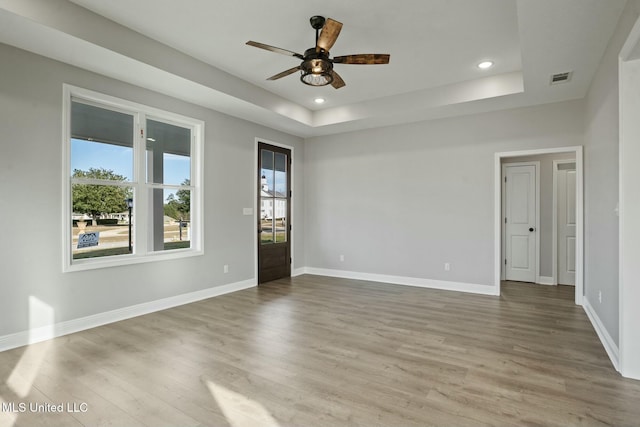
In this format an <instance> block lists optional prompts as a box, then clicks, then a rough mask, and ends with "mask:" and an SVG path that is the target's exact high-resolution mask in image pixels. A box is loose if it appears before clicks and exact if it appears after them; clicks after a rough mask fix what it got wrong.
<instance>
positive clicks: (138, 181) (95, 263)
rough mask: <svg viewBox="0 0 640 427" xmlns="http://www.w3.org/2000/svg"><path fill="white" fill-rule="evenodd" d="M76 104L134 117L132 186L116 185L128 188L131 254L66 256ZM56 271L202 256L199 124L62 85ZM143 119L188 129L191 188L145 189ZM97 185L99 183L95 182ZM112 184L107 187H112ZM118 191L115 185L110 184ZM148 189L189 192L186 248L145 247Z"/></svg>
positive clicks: (69, 246)
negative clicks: (58, 262)
mask: <svg viewBox="0 0 640 427" xmlns="http://www.w3.org/2000/svg"><path fill="white" fill-rule="evenodd" d="M72 99H78V100H80V101H82V102H86V103H88V104H91V105H95V106H97V107H104V108H108V109H112V110H116V111H121V112H124V113H127V114H132V115H133V116H134V133H135V134H136V135H135V137H134V143H133V162H134V165H133V181H132V182H130V183H125V184H122V185H123V186H127V187H131V188H133V193H134V208H133V231H132V233H133V241H134V253H133V254H125V255H113V256H107V257H99V258H86V259H77V260H74V259H73V255H72V244H73V243H72V236H71V233H72V226H73V225H72V221H71V217H72V213H73V212H72V210H73V208H72V203H71V185H72V179H71V173H72V171H71V101H72ZM62 111H63V114H62V145H63V150H62V152H63V160H62V164H63V167H62V175H63V179H62V180H63V184H62V186H63V187H62V188H63V190H62V223H63V226H62V232H63V239H62V242H63V244H62V254H63V256H62V261H63V266H62V271H63V272H72V271H83V270H92V269H98V268H106V267H115V266H122V265H129V264H138V263H145V262H155V261H163V260H170V259H177V258H185V257H192V256H199V255H202V254H203V253H204V245H203V243H204V242H203V240H204V224H203V218H204V215H203V200H202V195H203V179H202V174H203V144H204V122H203V121H201V120H197V119H193V118H190V117H186V116H182V115H179V114H175V113H171V112H167V111H164V110H160V109H157V108H153V107H149V106H147V105H143V104H138V103H135V102H131V101H127V100H124V99H120V98H116V97H113V96H109V95H104V94H102V93H98V92H94V91H92V90H88V89H83V88H79V87H76V86H72V85H68V84H64V85H63V105H62ZM147 118H149V119H152V120H160V121H162V122H166V123H170V124H174V125H177V126H181V127H184V128H189V129H191V135H192V140H191V185H190V186H180V185H171V184H154V183H147V179H146V156H145V153H146V134H147V130H146V121H147ZM96 183H98V184H101V183H102V182H96ZM112 184H113V183H111V184H109V185H112ZM116 185H120V184H116ZM152 188H163V189H166V188H172V189H173V188H175V189H180V188H188V189H190V190H191V224H192V227H191V230H192V235H191V247H190V248H184V249H172V250H167V251H153V248H152V247H151V245H150V243H151V233H152V230H150V227H149V206H150V203H149V193H150V189H152Z"/></svg>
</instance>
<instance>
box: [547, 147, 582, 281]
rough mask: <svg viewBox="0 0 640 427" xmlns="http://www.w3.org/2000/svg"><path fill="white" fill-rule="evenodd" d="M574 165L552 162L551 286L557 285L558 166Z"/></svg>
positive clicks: (565, 161)
mask: <svg viewBox="0 0 640 427" xmlns="http://www.w3.org/2000/svg"><path fill="white" fill-rule="evenodd" d="M569 163H576V161H575V160H571V159H566V160H554V161H553V184H552V185H553V207H552V209H553V215H552V216H553V217H552V226H551V239H552V245H551V257H552V260H551V276H552V279H553V284H554V285H557V284H558V165H564V164H569Z"/></svg>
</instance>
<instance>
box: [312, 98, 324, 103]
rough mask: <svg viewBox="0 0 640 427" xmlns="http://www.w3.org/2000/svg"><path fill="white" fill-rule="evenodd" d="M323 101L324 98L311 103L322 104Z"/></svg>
mask: <svg viewBox="0 0 640 427" xmlns="http://www.w3.org/2000/svg"><path fill="white" fill-rule="evenodd" d="M324 101H325V99H324V98H316V99H314V100H313V102H315V103H316V104H324Z"/></svg>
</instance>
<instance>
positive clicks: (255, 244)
mask: <svg viewBox="0 0 640 427" xmlns="http://www.w3.org/2000/svg"><path fill="white" fill-rule="evenodd" d="M260 142H262V143H263V144H269V145H273V146H274V147H280V148H286V149H287V150H290V151H291V164H290V168H291V182H290V183H289V190H290V191H291V198H290V203H291V218H289V224H290V225H291V234H290V235H289V238H290V239H291V240H290V241H289V244H290V245H291V277H294V269H293V266H294V264H295V261H296V259H295V255H294V253H295V251H294V244H293V242H294V240H295V239H294V234H295V231H296V225H295V215H294V209H293V208H294V204H295V203H294V200H295V199H294V197H296V191H295V188H294V184H293V183H294V179H293V178H294V173H295V168H296V162H295V157H294V153H295V151H294V150H295V148H294V147H293V146H292V145H286V144H281V143H279V142H274V141H270V140H268V139H264V138H258V137H256V138H255V140H254V153H253V174H254V176H253V186H252V188H253V189H252V190H251V194H252V195H253V232H252V233H253V236H254V237H255V239H254V241H253V266H254V270H253V271H254V273H253V274H254V277H255V279H256V282H257V281H258V240H257V239H258V237H257V227H258V215H259V206H258V197H257V193H256V192H257V191H258V188H257V187H256V185H257V182H258V143H260ZM295 271H300V269H297V270H295ZM300 274H302V273H298V274H296V276H299V275H300Z"/></svg>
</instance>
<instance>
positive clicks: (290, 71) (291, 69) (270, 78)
mask: <svg viewBox="0 0 640 427" xmlns="http://www.w3.org/2000/svg"><path fill="white" fill-rule="evenodd" d="M299 69H300V66H299V65H298V66H297V67H293V68H289V69H288V70H286V71H283V72H281V73H278V74H276V75H275V76H271V77H269V78H268V79H267V80H278V79H281V78H283V77H286V76H288V75H289V74H293V73H295V72H296V71H298V70H299Z"/></svg>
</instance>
